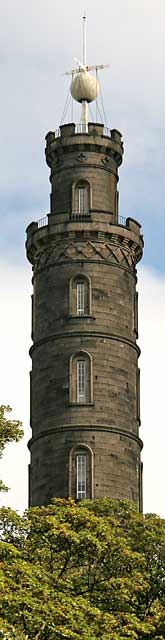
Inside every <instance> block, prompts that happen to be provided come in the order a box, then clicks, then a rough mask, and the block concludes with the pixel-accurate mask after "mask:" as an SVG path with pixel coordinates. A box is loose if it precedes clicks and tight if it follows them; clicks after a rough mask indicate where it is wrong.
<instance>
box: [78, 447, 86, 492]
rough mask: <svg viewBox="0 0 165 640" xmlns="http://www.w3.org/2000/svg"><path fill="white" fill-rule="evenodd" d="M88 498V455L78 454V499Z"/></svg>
mask: <svg viewBox="0 0 165 640" xmlns="http://www.w3.org/2000/svg"><path fill="white" fill-rule="evenodd" d="M83 498H86V455H84V454H78V455H77V500H82V499H83Z"/></svg>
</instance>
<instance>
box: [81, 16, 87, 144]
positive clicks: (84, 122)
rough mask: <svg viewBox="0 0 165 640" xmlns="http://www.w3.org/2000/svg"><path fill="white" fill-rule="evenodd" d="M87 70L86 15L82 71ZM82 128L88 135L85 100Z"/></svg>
mask: <svg viewBox="0 0 165 640" xmlns="http://www.w3.org/2000/svg"><path fill="white" fill-rule="evenodd" d="M86 68H87V46H86V15H85V14H84V16H83V70H84V72H86ZM82 126H83V131H84V132H85V133H88V103H87V101H86V100H83V101H82Z"/></svg>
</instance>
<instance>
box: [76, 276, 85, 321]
mask: <svg viewBox="0 0 165 640" xmlns="http://www.w3.org/2000/svg"><path fill="white" fill-rule="evenodd" d="M84 313H85V284H84V282H78V283H77V315H78V316H83V315H84Z"/></svg>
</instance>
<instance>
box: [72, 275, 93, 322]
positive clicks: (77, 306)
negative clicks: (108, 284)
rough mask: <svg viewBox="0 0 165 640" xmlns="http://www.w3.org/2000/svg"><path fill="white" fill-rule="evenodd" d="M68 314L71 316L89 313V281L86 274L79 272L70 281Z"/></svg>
mask: <svg viewBox="0 0 165 640" xmlns="http://www.w3.org/2000/svg"><path fill="white" fill-rule="evenodd" d="M70 314H71V315H72V316H88V315H90V314H91V281H90V279H89V278H88V276H86V275H83V274H81V273H80V274H78V275H77V276H76V277H75V278H72V280H71V281H70Z"/></svg>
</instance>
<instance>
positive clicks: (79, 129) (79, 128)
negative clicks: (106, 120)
mask: <svg viewBox="0 0 165 640" xmlns="http://www.w3.org/2000/svg"><path fill="white" fill-rule="evenodd" d="M84 133H87V134H88V125H87V127H86V126H85V125H84V124H81V123H80V124H76V125H75V135H78V134H84ZM102 135H103V136H108V138H111V130H110V128H109V127H104V128H103V133H102ZM60 137H61V131H60V128H59V129H56V131H55V139H56V138H60Z"/></svg>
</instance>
